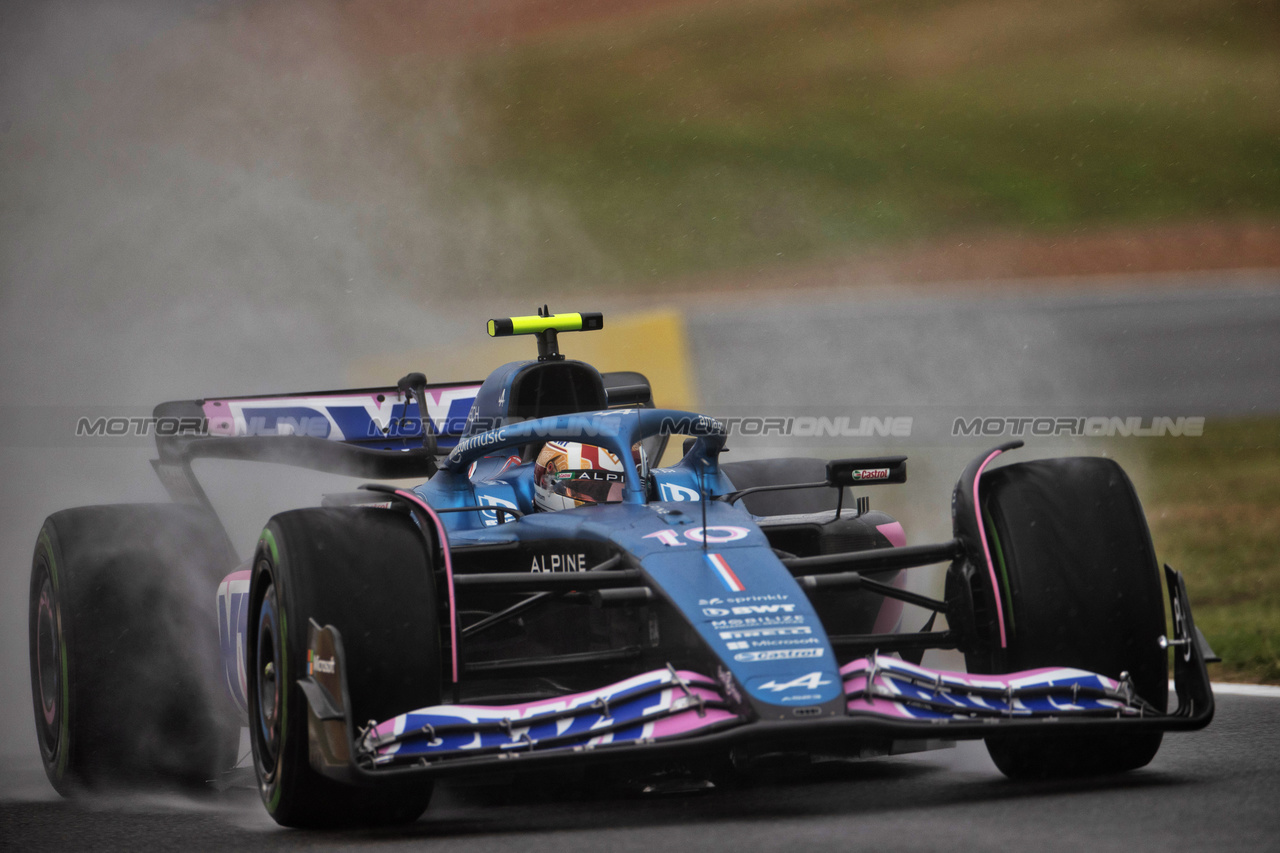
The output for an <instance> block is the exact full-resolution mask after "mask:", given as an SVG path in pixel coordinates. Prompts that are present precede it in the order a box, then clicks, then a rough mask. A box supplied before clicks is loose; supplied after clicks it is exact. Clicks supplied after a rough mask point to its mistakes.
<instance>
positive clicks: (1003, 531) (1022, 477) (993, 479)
mask: <svg viewBox="0 0 1280 853" xmlns="http://www.w3.org/2000/svg"><path fill="white" fill-rule="evenodd" d="M982 507H983V515H984V521H985V528H986V531H987V536H988V539H989V544H990V547H991V559H992V560H993V561H995V568H996V571H997V573H998V575H1000V576H1002V581H1001V584H1002V586H1003V589H1002V590H1000V591H998V593H1003V595H1002V599H1001V600H1002V603H1003V606H1004V612H1005V630H1006V632H1007V634H1008V646H1007V648H1004V649H1001V648H1000V643H999V638H998V636H997V635H996V633H995V631H996V629H995V628H994V626H987V627H988V629H989V630H990V631H991V632H992V633H991V641H990V643H989V644H988V647H989V651H987V652H976V653H971V654H968V655H966V659H967V663H968V666H969V669H970V671H978V672H993V673H994V672H1012V671H1016V670H1025V669H1033V668H1036V667H1041V666H1072V667H1079V668H1080V669H1086V670H1090V671H1092V672H1097V673H1100V674H1102V675H1106V676H1109V677H1111V678H1119V677H1120V676H1121V674H1122V673H1125V672H1127V673H1129V676H1130V678H1131V679H1132V681H1133V685H1134V687H1135V688H1136V692H1137V694H1138V695H1139V696H1141V697H1142V699H1144V700H1145V701H1146V702H1147V703H1148V704H1150V705H1152V706H1154V707H1155V708H1156V709H1157V710H1159V711H1161V712H1163V711H1164V710H1165V708H1166V706H1167V703H1168V656H1167V654H1166V652H1165V651H1164V650H1163V649H1161V648H1160V645H1159V638H1160V636H1161V635H1162V634H1164V632H1165V619H1164V595H1163V592H1162V587H1161V584H1160V574H1159V569H1158V567H1157V565H1156V560H1155V552H1154V549H1153V547H1152V544H1151V535H1150V533H1149V532H1148V530H1147V523H1146V518H1145V516H1144V515H1143V512H1142V506H1141V504H1140V503H1139V501H1138V497H1137V494H1136V493H1135V492H1134V489H1133V485H1132V483H1130V482H1129V478H1128V477H1127V476H1126V475H1125V473H1124V471H1123V470H1121V468H1120V466H1119V465H1117V464H1116V463H1115V462H1113V461H1112V460H1110V459H1102V458H1093V457H1081V458H1068V459H1043V460H1038V461H1033V462H1022V463H1018V464H1016V465H1008V466H1005V467H1003V468H997V469H995V470H993V471H991V472H989V473H988V474H987V475H985V476H984V477H983V480H982ZM986 576H987V573H986V572H979V573H978V577H979V578H985V577H986ZM1160 740H1161V733H1160V732H1150V731H1143V732H1137V733H1123V734H1109V735H1071V736H1061V735H1058V736H1054V735H1043V734H1036V735H1030V736H1020V737H1004V738H990V739H988V741H987V749H988V751H989V752H990V753H991V757H992V759H993V760H994V761H995V763H996V766H997V767H999V768H1000V770H1001V771H1002V772H1003V773H1004V774H1005V775H1007V776H1009V777H1011V778H1048V777H1061V776H1084V775H1095V774H1105V773H1119V772H1122V771H1125V770H1132V769H1134V768H1137V767H1142V766H1144V765H1146V764H1147V763H1149V762H1150V761H1151V759H1152V758H1153V757H1155V754H1156V751H1157V750H1158V749H1159V748H1160Z"/></svg>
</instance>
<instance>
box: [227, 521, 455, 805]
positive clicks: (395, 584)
mask: <svg viewBox="0 0 1280 853" xmlns="http://www.w3.org/2000/svg"><path fill="white" fill-rule="evenodd" d="M433 566H434V555H433V554H432V553H431V551H430V549H429V548H428V545H427V543H426V541H425V540H424V539H423V536H422V534H421V533H420V532H419V530H418V529H417V527H415V525H414V524H413V522H412V521H411V520H410V519H409V517H408V516H406V515H403V514H401V513H398V512H391V511H388V510H385V509H370V508H361V507H342V508H332V509H302V510H294V511H292V512H286V513H282V514H280V515H277V516H275V517H274V518H272V519H271V521H270V523H268V525H267V527H266V530H264V531H263V534H262V539H261V540H260V541H259V545H258V550H257V555H256V557H255V559H254V568H253V576H252V578H251V581H250V596H251V597H250V610H249V626H248V627H249V635H248V637H247V642H246V653H247V655H248V661H247V664H246V669H247V672H248V703H249V717H250V720H249V731H250V741H251V742H252V745H253V755H254V764H255V767H256V770H257V775H258V783H259V788H260V790H261V793H262V798H263V802H264V803H265V804H266V806H267V811H268V812H269V813H270V814H271V816H272V817H273V818H274V819H275V820H276V821H277V822H278V823H280V824H282V825H284V826H294V827H320V826H342V825H348V826H350V825H379V824H394V823H407V822H410V821H413V820H416V819H417V817H418V816H419V815H420V814H422V812H423V810H424V809H425V808H426V807H427V803H428V801H429V800H430V798H431V791H432V784H431V783H430V782H423V781H420V780H411V781H408V782H404V783H401V784H398V785H391V786H388V785H379V786H378V787H376V788H375V787H356V786H353V785H345V784H342V783H340V782H337V781H335V780H332V779H329V778H327V777H325V776H322V775H321V774H319V773H317V772H316V771H315V770H314V769H313V768H312V767H311V762H310V755H309V749H308V741H307V700H306V697H305V695H304V694H303V692H302V688H301V687H300V686H299V685H298V679H299V678H301V677H303V676H304V675H305V674H306V661H307V636H308V633H307V632H308V624H309V622H310V621H312V620H314V621H315V622H316V623H317V624H319V625H321V626H327V625H332V626H334V627H335V628H337V630H338V632H339V633H340V634H341V636H342V641H343V649H344V651H345V654H346V661H345V668H344V673H345V675H346V679H347V686H348V691H349V694H350V699H351V706H352V707H351V713H352V715H353V717H352V718H353V720H354V721H355V722H356V725H357V726H363V725H365V724H366V723H367V722H368V721H369V720H377V721H379V722H381V721H382V720H386V719H389V718H390V717H393V716H395V715H397V714H401V713H404V712H405V711H411V710H414V709H416V708H421V707H424V706H427V705H432V704H437V703H438V702H439V701H440V684H441V675H440V674H441V668H440V634H439V627H438V621H437V611H436V598H435V579H434V576H433Z"/></svg>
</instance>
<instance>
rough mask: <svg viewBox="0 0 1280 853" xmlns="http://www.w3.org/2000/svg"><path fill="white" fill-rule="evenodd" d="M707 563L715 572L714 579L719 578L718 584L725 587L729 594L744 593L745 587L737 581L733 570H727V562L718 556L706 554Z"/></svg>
mask: <svg viewBox="0 0 1280 853" xmlns="http://www.w3.org/2000/svg"><path fill="white" fill-rule="evenodd" d="M707 562H708V563H710V564H711V568H712V569H713V570H714V571H715V573H716V577H718V578H720V583H722V584H724V585H725V588H726V589H728V590H729V592H745V591H746V589H747V588H746V586H745V585H743V583H742V581H740V580H738V576H737V575H736V574H735V573H734V571H733V569H731V568H729V564H728V562H726V561H725V559H724V557H722V556H720V555H719V554H708V555H707Z"/></svg>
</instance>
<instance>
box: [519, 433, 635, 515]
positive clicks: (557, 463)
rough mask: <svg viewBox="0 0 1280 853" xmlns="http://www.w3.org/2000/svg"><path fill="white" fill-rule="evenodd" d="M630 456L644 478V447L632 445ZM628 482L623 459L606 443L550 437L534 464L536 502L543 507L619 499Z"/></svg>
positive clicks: (571, 505)
mask: <svg viewBox="0 0 1280 853" xmlns="http://www.w3.org/2000/svg"><path fill="white" fill-rule="evenodd" d="M631 458H632V459H633V460H634V461H635V463H636V470H637V471H639V472H640V479H642V480H643V479H644V478H645V477H647V476H648V473H649V460H648V456H647V454H646V453H645V452H644V448H643V447H642V446H641V445H639V444H636V445H635V446H634V447H632V448H631ZM625 482H626V480H625V478H624V476H623V473H622V460H621V459H619V458H618V457H617V456H615V455H614V454H613V453H611V452H609V451H608V450H605V449H604V448H603V447H597V446H595V445H594V444H580V443H579V442H576V441H548V442H547V443H546V444H545V445H544V446H543V448H542V452H541V453H539V454H538V459H537V461H536V462H534V465H533V490H534V495H533V502H534V503H535V504H537V506H538V509H542V510H559V509H573V508H574V507H579V506H588V505H592V504H604V503H619V502H621V501H622V490H623V486H624V484H625Z"/></svg>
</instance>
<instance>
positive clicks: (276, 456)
mask: <svg viewBox="0 0 1280 853" xmlns="http://www.w3.org/2000/svg"><path fill="white" fill-rule="evenodd" d="M601 378H602V379H603V380H604V384H605V389H606V393H607V394H608V398H609V404H610V406H611V407H613V406H621V405H641V406H649V407H651V406H652V405H653V401H652V394H651V392H650V389H649V382H648V380H647V379H646V378H645V377H644V376H643V375H642V374H639V373H633V372H619V373H605V374H601ZM480 385H481V383H480V382H455V383H440V384H434V385H432V384H428V385H427V386H426V387H425V397H426V400H427V412H426V416H427V419H428V420H429V422H430V427H429V428H430V429H431V430H432V431H433V432H434V433H435V436H436V453H448V452H449V451H450V450H451V449H452V448H453V447H454V446H455V445H456V444H457V443H458V440H459V439H460V438H461V436H462V434H463V431H464V429H465V427H466V422H467V415H468V413H469V412H470V411H471V406H472V404H473V403H474V402H475V397H476V393H477V392H478V391H479V390H480ZM153 414H154V416H155V418H156V424H157V427H156V433H155V434H156V450H157V451H158V453H159V458H158V459H156V460H155V461H154V462H153V463H152V466H153V467H154V468H155V471H156V474H157V475H158V476H159V477H160V480H161V482H162V483H164V485H165V488H166V489H167V490H168V492H169V494H170V496H171V497H172V498H173V499H174V500H176V501H180V502H183V503H192V502H194V503H202V504H206V505H207V504H208V498H207V497H206V496H205V494H204V491H203V489H201V487H200V485H199V483H198V482H197V481H196V479H195V476H194V475H193V473H192V471H191V463H192V461H194V460H195V459H202V458H203V459H237V460H250V461H257V462H274V463H278V464H283V465H293V466H297V467H302V468H311V469H314V470H317V471H324V472H326V473H331V474H345V475H348V476H352V477H368V478H370V479H374V480H396V479H409V478H415V477H421V478H423V479H426V478H428V477H430V476H431V475H432V474H434V473H435V470H436V453H432V452H431V451H430V450H428V449H426V448H424V447H423V441H422V438H423V433H422V429H423V418H422V413H421V412H420V411H419V406H418V402H417V400H416V399H414V395H412V394H406V393H405V392H403V391H401V390H400V389H399V388H397V387H395V386H390V387H385V388H359V389H354V390H338V391H313V392H303V393H298V394H265V395H257V396H240V397H210V398H207V399H203V400H175V401H171V402H167V403H161V404H159V405H158V406H156V408H155V411H154V413H153Z"/></svg>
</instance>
